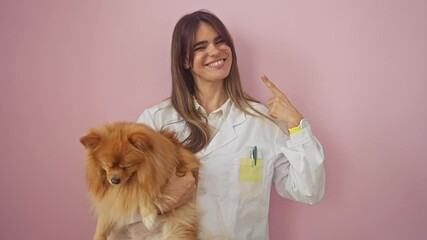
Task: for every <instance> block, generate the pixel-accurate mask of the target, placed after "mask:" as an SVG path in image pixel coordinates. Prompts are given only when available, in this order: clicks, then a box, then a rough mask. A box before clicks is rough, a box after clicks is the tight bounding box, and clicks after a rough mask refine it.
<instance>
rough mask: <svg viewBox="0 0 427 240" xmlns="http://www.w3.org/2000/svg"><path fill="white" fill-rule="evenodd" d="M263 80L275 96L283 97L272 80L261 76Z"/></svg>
mask: <svg viewBox="0 0 427 240" xmlns="http://www.w3.org/2000/svg"><path fill="white" fill-rule="evenodd" d="M261 79H262V81H263V82H264V84H265V86H267V87H268V89H270V91H271V92H272V93H273V95H275V96H281V95H283V93H282V92H281V91H280V90H279V89H278V88H277V87H276V85H274V83H272V82H271V81H270V79H268V77H267V76H266V75H265V74H264V75H262V76H261Z"/></svg>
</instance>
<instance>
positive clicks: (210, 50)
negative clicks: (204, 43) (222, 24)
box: [208, 44, 221, 56]
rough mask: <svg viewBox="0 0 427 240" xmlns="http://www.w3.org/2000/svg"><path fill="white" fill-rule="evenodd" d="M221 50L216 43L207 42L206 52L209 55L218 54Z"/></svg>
mask: <svg viewBox="0 0 427 240" xmlns="http://www.w3.org/2000/svg"><path fill="white" fill-rule="evenodd" d="M220 52H221V51H220V50H219V48H218V46H217V45H216V44H209V46H208V53H209V55H210V56H215V55H218V54H219V53H220Z"/></svg>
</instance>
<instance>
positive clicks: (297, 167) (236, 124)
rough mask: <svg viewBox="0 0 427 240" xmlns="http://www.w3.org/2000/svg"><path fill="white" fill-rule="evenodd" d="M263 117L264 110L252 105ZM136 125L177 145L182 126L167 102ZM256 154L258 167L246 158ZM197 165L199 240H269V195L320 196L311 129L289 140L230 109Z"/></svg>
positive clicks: (319, 158) (268, 124)
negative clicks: (171, 137) (170, 134)
mask: <svg viewBox="0 0 427 240" xmlns="http://www.w3.org/2000/svg"><path fill="white" fill-rule="evenodd" d="M253 106H254V107H255V108H256V109H257V110H259V111H260V112H262V113H265V114H266V113H267V108H266V107H265V106H263V105H261V104H258V103H254V104H253ZM138 122H140V123H145V124H147V125H149V126H151V127H152V128H154V129H156V130H160V129H164V128H167V129H170V130H172V131H174V132H176V133H177V134H178V137H179V139H180V140H181V141H182V140H184V139H185V138H186V137H187V136H188V129H187V128H186V126H185V122H184V121H183V119H182V118H181V117H180V116H179V114H178V113H177V112H176V111H175V109H174V108H173V107H172V105H171V103H170V101H169V100H165V101H163V102H161V103H159V104H158V105H156V106H154V107H152V108H149V109H146V110H145V111H144V112H143V113H142V115H141V116H140V118H139V119H138ZM254 146H257V149H258V158H259V160H258V161H257V164H256V165H254V162H253V160H252V159H251V157H252V156H251V153H252V151H253V148H254ZM197 157H198V158H199V159H200V161H201V164H202V166H201V168H200V170H199V182H198V189H197V198H196V199H197V200H196V201H197V206H198V208H199V209H200V210H201V212H202V219H201V225H202V231H201V233H200V238H201V239H242V240H243V239H244V240H252V239H263V240H264V239H268V211H269V210H268V208H269V203H270V189H271V184H272V183H273V182H274V185H275V188H276V191H277V193H278V194H279V195H280V196H282V197H284V198H288V199H292V200H295V201H299V202H303V203H308V204H314V203H317V202H319V201H320V200H321V198H322V197H323V193H324V182H325V174H324V167H323V159H324V156H323V150H322V147H321V145H320V143H319V142H318V141H317V139H316V138H315V137H314V136H313V135H312V132H311V129H310V127H308V128H305V129H303V130H301V131H299V132H297V133H294V134H292V135H291V136H290V137H289V136H288V135H287V131H286V133H285V132H284V131H283V130H282V129H281V128H280V127H279V126H278V125H277V124H275V123H273V122H272V121H270V120H268V119H266V118H264V117H254V116H250V115H247V114H244V113H243V112H242V111H240V110H239V109H238V108H237V107H236V106H235V105H234V104H232V106H231V110H230V113H229V114H228V117H227V118H226V119H225V120H224V122H223V123H222V125H221V127H220V129H219V130H218V132H217V134H216V135H215V136H214V138H213V139H212V141H211V142H210V143H209V145H208V146H207V147H206V148H205V149H203V150H202V151H200V152H199V153H197Z"/></svg>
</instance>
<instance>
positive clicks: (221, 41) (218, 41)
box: [215, 38, 225, 44]
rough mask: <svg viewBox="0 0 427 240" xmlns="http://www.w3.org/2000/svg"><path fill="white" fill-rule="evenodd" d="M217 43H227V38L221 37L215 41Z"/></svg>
mask: <svg viewBox="0 0 427 240" xmlns="http://www.w3.org/2000/svg"><path fill="white" fill-rule="evenodd" d="M215 43H216V44H221V43H225V40H224V39H223V38H219V39H217V40H216V41H215Z"/></svg>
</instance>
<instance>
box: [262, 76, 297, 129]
mask: <svg viewBox="0 0 427 240" xmlns="http://www.w3.org/2000/svg"><path fill="white" fill-rule="evenodd" d="M261 79H262V81H263V82H264V84H265V85H266V86H267V87H268V89H270V91H271V93H272V94H273V97H272V98H270V100H268V102H267V105H268V114H269V115H270V116H271V117H273V118H275V119H278V120H279V121H282V122H283V123H284V124H286V127H287V128H292V127H296V126H298V125H299V123H300V121H301V119H303V116H302V115H301V113H300V112H299V111H298V109H296V108H295V107H294V106H293V105H292V103H291V102H290V101H289V99H288V98H287V97H286V95H285V94H284V93H283V92H281V91H280V90H279V89H278V88H277V87H276V86H275V85H274V84H273V83H272V82H271V81H270V80H269V79H268V77H267V76H266V75H263V76H261Z"/></svg>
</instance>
